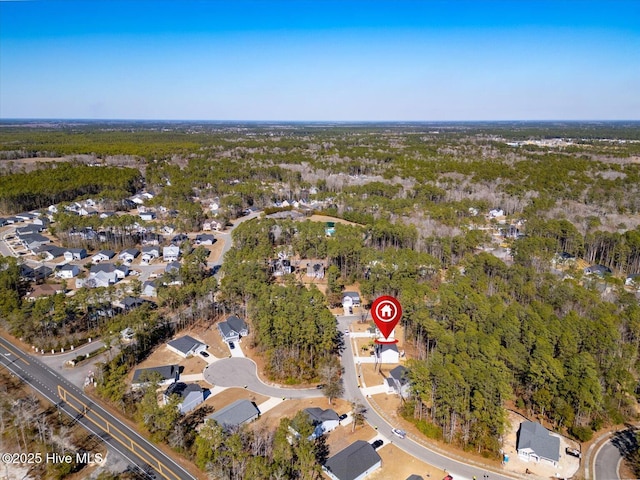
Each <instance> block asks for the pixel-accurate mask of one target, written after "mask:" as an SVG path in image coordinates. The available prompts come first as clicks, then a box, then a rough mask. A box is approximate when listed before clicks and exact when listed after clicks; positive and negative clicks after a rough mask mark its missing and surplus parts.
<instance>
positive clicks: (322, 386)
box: [316, 383, 324, 390]
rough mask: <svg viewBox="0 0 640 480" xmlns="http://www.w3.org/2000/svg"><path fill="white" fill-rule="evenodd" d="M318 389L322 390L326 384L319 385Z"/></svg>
mask: <svg viewBox="0 0 640 480" xmlns="http://www.w3.org/2000/svg"><path fill="white" fill-rule="evenodd" d="M316 388H317V389H318V390H322V389H323V388H324V383H319V384H318V385H316Z"/></svg>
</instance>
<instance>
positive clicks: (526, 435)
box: [518, 422, 560, 462]
mask: <svg viewBox="0 0 640 480" xmlns="http://www.w3.org/2000/svg"><path fill="white" fill-rule="evenodd" d="M525 448H530V449H531V450H533V451H534V452H535V454H536V455H538V456H539V457H540V458H546V459H549V460H553V461H555V462H557V461H558V460H560V439H559V438H558V437H555V436H552V435H550V434H549V430H547V429H546V428H544V427H543V426H542V425H540V424H539V423H536V422H522V423H521V424H520V432H519V434H518V450H522V449H525Z"/></svg>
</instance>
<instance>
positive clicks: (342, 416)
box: [338, 413, 348, 421]
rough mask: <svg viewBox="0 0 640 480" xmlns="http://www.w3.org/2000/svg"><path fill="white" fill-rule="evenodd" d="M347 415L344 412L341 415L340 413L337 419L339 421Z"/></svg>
mask: <svg viewBox="0 0 640 480" xmlns="http://www.w3.org/2000/svg"><path fill="white" fill-rule="evenodd" d="M347 416H348V415H347V414H346V413H343V414H342V415H340V416H339V417H338V420H339V421H342V420H344V419H345V418H347Z"/></svg>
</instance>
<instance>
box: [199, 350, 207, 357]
mask: <svg viewBox="0 0 640 480" xmlns="http://www.w3.org/2000/svg"><path fill="white" fill-rule="evenodd" d="M200 355H202V356H203V357H204V358H207V357H208V356H209V354H208V353H207V352H205V351H204V350H202V351H201V352H200Z"/></svg>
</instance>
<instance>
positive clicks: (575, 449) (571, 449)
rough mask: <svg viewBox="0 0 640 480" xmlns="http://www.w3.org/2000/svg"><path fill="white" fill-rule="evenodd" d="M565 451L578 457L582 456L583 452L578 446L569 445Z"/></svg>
mask: <svg viewBox="0 0 640 480" xmlns="http://www.w3.org/2000/svg"><path fill="white" fill-rule="evenodd" d="M565 452H567V455H571V456H572V457H576V458H581V457H582V453H580V450H578V449H577V448H569V447H567V448H566V450H565Z"/></svg>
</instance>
